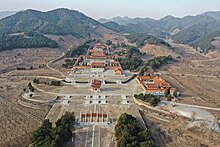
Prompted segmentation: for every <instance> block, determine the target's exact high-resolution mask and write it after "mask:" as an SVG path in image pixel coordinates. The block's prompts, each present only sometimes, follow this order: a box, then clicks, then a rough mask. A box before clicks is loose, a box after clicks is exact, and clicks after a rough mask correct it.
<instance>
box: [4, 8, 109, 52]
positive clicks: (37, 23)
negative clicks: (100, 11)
mask: <svg viewBox="0 0 220 147" xmlns="http://www.w3.org/2000/svg"><path fill="white" fill-rule="evenodd" d="M100 27H102V30H103V28H104V29H107V28H105V27H104V26H103V25H102V24H100V23H99V22H97V21H96V20H94V19H92V18H90V17H87V16H86V15H84V14H83V13H80V12H78V11H75V10H69V9H64V8H61V9H55V10H52V11H48V12H41V11H36V10H26V11H20V12H18V13H16V14H15V15H12V16H9V17H6V18H3V19H1V20H0V42H2V44H0V51H1V50H7V49H13V48H30V47H33V48H35V47H57V44H56V43H55V42H54V41H52V40H51V39H49V38H47V37H46V35H72V36H74V37H76V38H81V39H90V37H91V36H92V35H93V36H94V35H96V36H100V35H101V34H102V32H101V31H100V30H99V29H97V28H100ZM30 33H32V34H33V33H34V34H35V35H34V36H27V35H17V34H30ZM36 35H37V36H36ZM36 38H37V41H35V40H36ZM47 42H48V43H47Z"/></svg>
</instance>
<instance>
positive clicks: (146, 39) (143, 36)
mask: <svg viewBox="0 0 220 147" xmlns="http://www.w3.org/2000/svg"><path fill="white" fill-rule="evenodd" d="M126 38H127V39H128V41H129V42H131V43H136V45H137V46H138V47H140V46H143V45H145V44H154V45H163V46H167V47H171V45H170V44H169V43H167V42H165V41H164V40H162V39H160V38H157V37H155V36H152V35H148V34H147V33H132V34H130V35H127V36H126Z"/></svg>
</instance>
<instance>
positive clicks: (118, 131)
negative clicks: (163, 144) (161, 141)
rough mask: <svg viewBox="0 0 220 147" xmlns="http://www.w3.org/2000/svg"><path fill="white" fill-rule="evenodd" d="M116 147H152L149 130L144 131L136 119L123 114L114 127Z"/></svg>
mask: <svg viewBox="0 0 220 147" xmlns="http://www.w3.org/2000/svg"><path fill="white" fill-rule="evenodd" d="M115 136H116V138H117V147H153V142H152V141H151V140H150V132H149V130H144V129H143V128H142V127H141V126H140V124H139V123H138V121H137V120H136V118H134V117H133V116H132V115H130V114H127V113H123V114H122V115H121V116H120V117H119V119H118V122H117V124H116V125H115Z"/></svg>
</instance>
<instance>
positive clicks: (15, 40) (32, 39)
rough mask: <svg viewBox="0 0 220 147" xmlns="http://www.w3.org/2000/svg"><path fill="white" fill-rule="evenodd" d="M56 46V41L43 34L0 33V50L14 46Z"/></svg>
mask: <svg viewBox="0 0 220 147" xmlns="http://www.w3.org/2000/svg"><path fill="white" fill-rule="evenodd" d="M41 47H50V48H57V47H58V43H57V42H55V41H53V40H51V39H49V38H47V37H45V36H43V35H39V34H36V35H34V36H26V35H15V36H12V35H0V51H4V50H11V49H14V48H41Z"/></svg>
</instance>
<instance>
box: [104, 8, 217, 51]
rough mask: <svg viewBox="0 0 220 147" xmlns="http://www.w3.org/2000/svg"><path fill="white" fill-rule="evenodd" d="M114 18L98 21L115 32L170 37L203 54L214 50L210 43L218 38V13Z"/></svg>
mask: <svg viewBox="0 0 220 147" xmlns="http://www.w3.org/2000/svg"><path fill="white" fill-rule="evenodd" d="M116 18H117V19H116ZM116 18H113V19H110V20H107V19H100V22H103V25H105V26H106V27H108V28H110V29H113V30H114V31H117V32H122V33H147V34H148V35H154V36H157V37H162V38H166V37H170V38H173V39H174V41H175V42H176V43H184V44H189V45H191V46H194V47H196V48H201V49H202V50H203V52H208V51H209V50H211V49H214V46H213V45H212V44H211V42H212V41H213V40H214V37H216V36H220V12H207V13H204V14H200V15H197V16H186V17H183V18H176V17H173V16H166V17H164V18H162V19H160V20H154V19H149V18H133V19H132V18H128V17H123V18H122V17H116Z"/></svg>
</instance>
